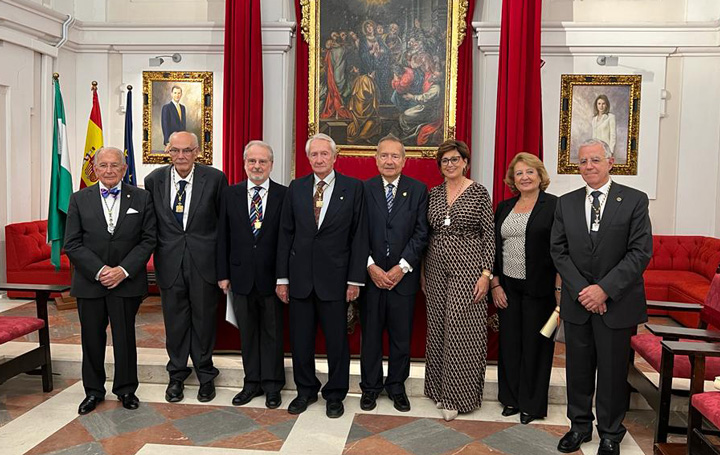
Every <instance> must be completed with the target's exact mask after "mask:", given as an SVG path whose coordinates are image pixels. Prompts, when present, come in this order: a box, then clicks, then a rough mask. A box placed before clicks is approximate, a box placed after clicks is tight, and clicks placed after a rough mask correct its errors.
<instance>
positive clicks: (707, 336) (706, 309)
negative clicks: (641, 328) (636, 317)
mask: <svg viewBox="0 0 720 455" xmlns="http://www.w3.org/2000/svg"><path fill="white" fill-rule="evenodd" d="M648 308H657V309H666V310H673V311H694V312H699V313H700V327H699V328H697V329H691V328H686V327H668V326H662V325H657V324H646V325H645V327H646V328H647V330H648V332H649V333H643V334H640V335H635V336H633V337H632V340H631V346H632V349H633V351H634V353H635V354H634V355H639V356H640V357H642V358H643V359H644V360H645V361H646V362H647V363H649V364H650V365H651V366H652V367H653V368H654V369H655V371H657V372H658V373H660V381H659V386H655V384H654V383H653V382H652V381H651V380H650V378H648V377H647V376H646V375H645V374H643V373H642V372H641V371H640V370H639V369H638V368H637V366H636V365H635V363H634V362H631V365H630V370H629V373H628V382H629V383H630V385H631V386H632V387H633V388H634V389H635V390H637V391H638V392H639V393H640V394H641V395H642V396H643V397H644V398H645V399H646V400H647V402H648V403H649V404H650V406H651V407H652V408H653V409H654V410H655V412H656V413H657V419H656V427H655V442H656V443H658V442H660V443H662V442H666V441H667V436H668V434H669V433H672V434H686V433H687V428H686V427H685V426H678V425H670V421H669V419H670V403H671V397H672V395H673V394H674V395H677V396H688V395H689V393H688V391H687V390H678V389H673V388H672V381H673V378H685V379H690V378H691V365H690V359H689V358H688V356H687V355H676V356H673V355H669V353H665V355H663V348H662V345H661V342H662V341H663V340H664V341H679V340H686V341H688V340H693V341H696V342H720V332H718V331H715V330H707V327H708V325H712V326H714V327H720V267H719V268H718V270H717V271H716V272H715V276H714V277H713V280H712V283H711V284H710V290H709V291H708V294H707V297H706V299H705V304H703V305H700V304H693V303H675V302H648ZM631 360H634V359H631ZM704 373H705V379H707V380H713V379H714V378H715V376H720V358H718V357H710V358H708V359H707V363H706V364H705V368H704Z"/></svg>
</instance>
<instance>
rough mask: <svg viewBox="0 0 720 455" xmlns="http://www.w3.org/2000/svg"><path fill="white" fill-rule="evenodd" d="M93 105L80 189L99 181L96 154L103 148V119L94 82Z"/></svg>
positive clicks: (86, 137)
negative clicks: (96, 172)
mask: <svg viewBox="0 0 720 455" xmlns="http://www.w3.org/2000/svg"><path fill="white" fill-rule="evenodd" d="M92 92H93V105H92V110H91V111H90V120H89V121H88V127H87V135H86V136H85V155H84V156H83V165H82V172H81V173H80V189H83V188H85V187H86V186H92V185H95V184H96V183H97V181H98V178H97V175H95V166H94V164H95V152H97V151H98V150H100V148H101V147H102V146H103V135H102V119H101V118H100V103H99V102H98V95H97V83H95V82H93V88H92Z"/></svg>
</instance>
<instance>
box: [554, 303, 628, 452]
mask: <svg viewBox="0 0 720 455" xmlns="http://www.w3.org/2000/svg"><path fill="white" fill-rule="evenodd" d="M634 330H635V328H634V327H631V328H627V329H611V328H609V327H608V326H606V325H605V322H604V321H603V318H602V316H600V315H598V314H593V315H591V316H590V319H589V320H588V321H587V322H586V323H585V324H572V323H570V322H568V321H565V340H566V345H565V346H566V355H567V364H566V375H567V394H568V412H567V415H568V418H569V419H570V422H571V424H572V427H571V428H572V430H574V431H579V432H581V433H590V432H591V431H592V422H593V419H594V417H593V412H592V401H593V394H595V372H596V371H597V396H596V397H595V407H596V409H597V429H598V433H599V434H600V437H601V438H607V439H611V440H613V441H615V442H618V443H619V442H620V441H622V439H623V436H625V433H626V431H627V430H626V429H625V427H624V426H623V424H622V422H623V419H624V418H625V413H626V412H627V410H628V407H629V404H630V387H629V386H628V383H627V376H628V367H629V362H630V337H632V335H633V331H634Z"/></svg>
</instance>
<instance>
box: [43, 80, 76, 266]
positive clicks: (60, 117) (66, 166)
mask: <svg viewBox="0 0 720 455" xmlns="http://www.w3.org/2000/svg"><path fill="white" fill-rule="evenodd" d="M53 88H54V89H55V109H54V116H53V119H54V121H55V123H54V125H53V153H52V169H51V171H50V206H49V207H48V229H47V241H48V243H49V244H50V245H51V247H52V248H51V253H50V263H51V264H52V265H54V266H55V270H60V253H61V251H62V247H63V244H64V240H65V219H66V218H67V211H68V204H69V203H70V196H71V195H72V192H73V191H72V188H73V186H72V174H71V173H70V154H69V151H68V142H67V127H66V125H65V105H64V104H63V99H62V94H61V93H60V81H58V78H57V77H54V78H53Z"/></svg>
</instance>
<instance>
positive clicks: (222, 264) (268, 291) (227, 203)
mask: <svg viewBox="0 0 720 455" xmlns="http://www.w3.org/2000/svg"><path fill="white" fill-rule="evenodd" d="M250 185H252V186H255V185H254V184H253V183H252V182H250ZM286 192H287V187H286V186H283V185H279V184H277V183H275V182H273V181H272V180H270V188H269V191H268V194H267V199H266V201H267V206H268V207H269V210H264V207H263V221H262V228H261V229H260V233H259V234H258V236H257V238H255V236H254V235H253V233H252V229H251V228H250V213H249V212H248V206H247V201H248V196H247V195H248V181H247V180H244V181H242V182H240V183H238V184H237V185H233V186H231V187H228V188H225V190H224V191H223V194H222V199H221V202H220V220H219V222H218V242H217V258H218V263H217V279H218V280H226V279H228V278H229V279H230V286H231V288H232V291H233V292H234V293H236V294H243V295H248V294H250V291H252V288H253V286H255V287H256V288H257V290H258V292H259V293H260V294H262V295H264V296H268V295H275V264H276V261H277V241H278V231H279V229H280V214H281V213H282V206H283V202H284V200H285V193H286Z"/></svg>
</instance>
